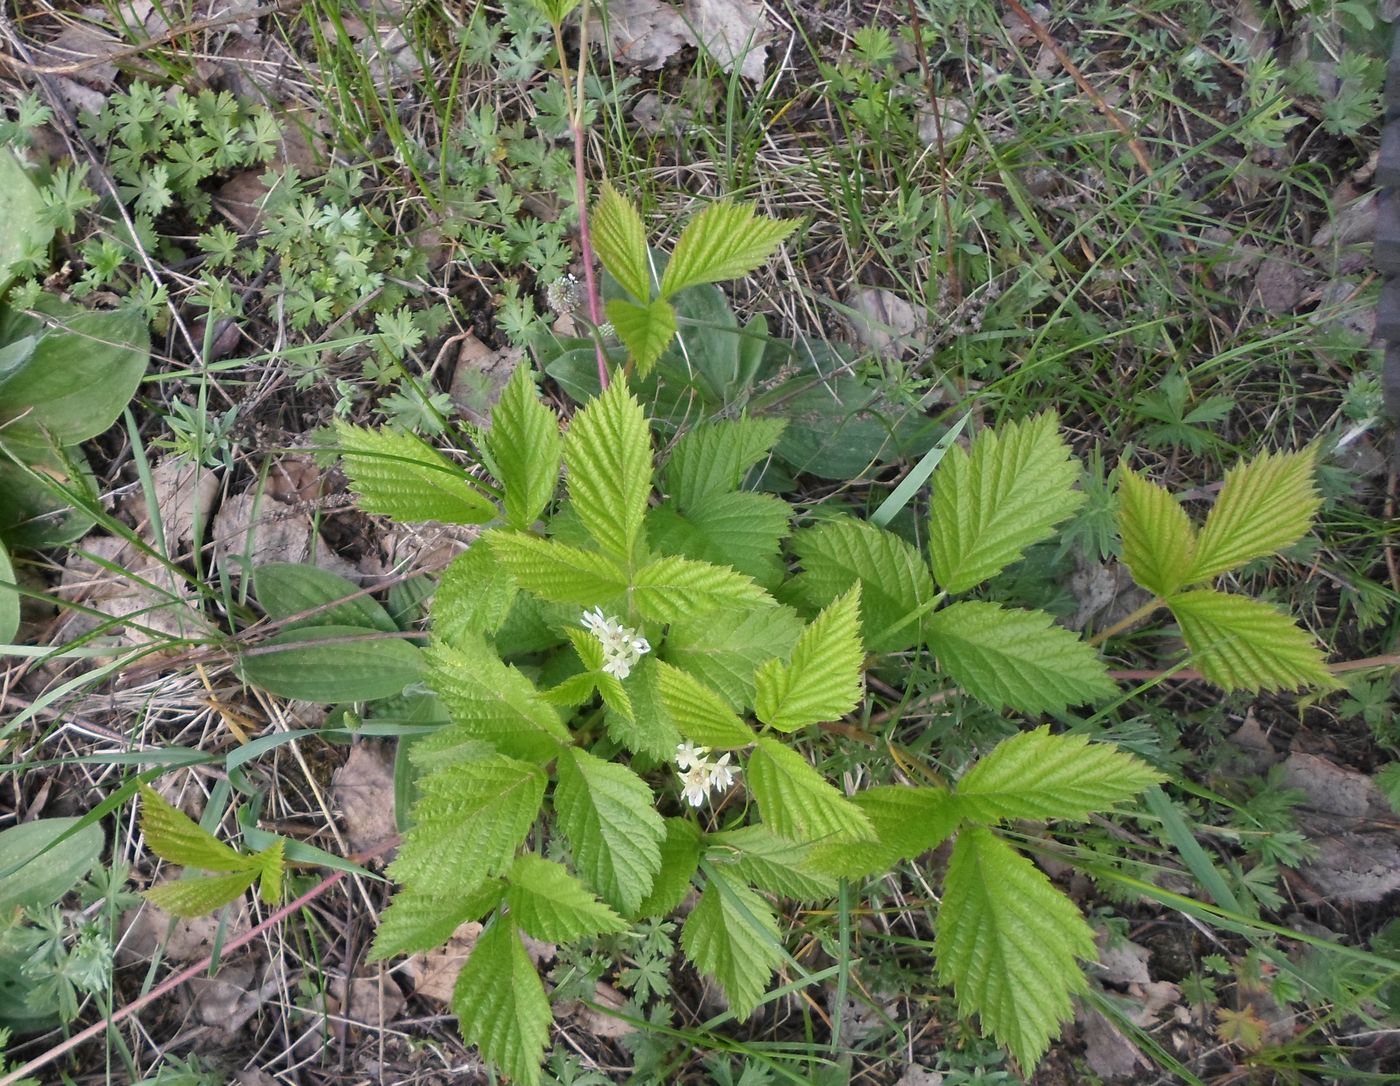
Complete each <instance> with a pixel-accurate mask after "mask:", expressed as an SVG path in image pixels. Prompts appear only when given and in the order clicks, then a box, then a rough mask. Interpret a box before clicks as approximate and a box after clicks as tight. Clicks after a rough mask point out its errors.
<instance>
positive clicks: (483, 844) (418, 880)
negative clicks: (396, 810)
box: [389, 748, 545, 895]
mask: <svg viewBox="0 0 1400 1086" xmlns="http://www.w3.org/2000/svg"><path fill="white" fill-rule="evenodd" d="M486 749H489V748H486ZM544 786H545V773H544V770H542V769H541V768H540V767H539V766H535V765H530V764H529V763H528V762H521V761H518V760H516V759H514V758H508V757H506V756H505V755H504V754H491V753H481V754H479V755H478V756H477V757H476V758H474V759H472V760H463V761H458V762H452V763H450V764H448V765H446V766H444V767H443V768H442V769H440V770H438V771H437V772H435V773H430V774H429V775H428V776H426V777H425V778H423V780H422V782H421V784H420V786H419V787H420V789H421V796H420V798H419V800H418V802H417V803H415V804H414V805H413V812H412V813H413V825H412V826H411V827H410V828H409V830H408V832H407V833H406V834H405V835H404V842H403V847H402V848H400V849H399V855H398V857H397V858H396V859H395V860H394V862H393V863H392V864H390V865H389V874H390V875H391V876H392V877H393V878H394V879H395V880H397V881H398V882H401V883H403V884H405V885H406V886H410V887H413V888H414V889H416V890H419V891H421V892H422V893H425V894H447V893H456V894H458V895H466V894H470V893H471V892H472V891H473V890H475V889H476V888H478V887H479V886H481V885H482V884H483V883H485V882H486V880H487V879H488V878H490V877H491V876H492V875H500V874H502V873H503V872H504V871H505V870H506V869H507V868H508V867H510V864H511V861H512V860H514V859H515V850H516V848H517V847H518V846H519V845H520V842H521V840H523V839H524V837H525V834H526V833H528V832H529V830H530V827H531V826H532V825H534V822H535V817H536V816H537V815H538V814H539V811H540V803H541V802H542V801H543V799H544Z"/></svg>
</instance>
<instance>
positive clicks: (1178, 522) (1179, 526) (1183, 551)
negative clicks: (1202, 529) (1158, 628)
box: [1118, 464, 1196, 597]
mask: <svg viewBox="0 0 1400 1086" xmlns="http://www.w3.org/2000/svg"><path fill="white" fill-rule="evenodd" d="M1118 503H1119V504H1118V530H1119V531H1120V532H1121V533H1122V535H1123V561H1125V562H1127V563H1128V569H1130V570H1131V571H1132V574H1133V580H1135V581H1137V583H1138V584H1140V585H1142V587H1143V588H1145V589H1147V590H1148V591H1149V592H1151V593H1153V594H1154V595H1156V596H1161V597H1166V596H1170V595H1171V594H1172V593H1173V592H1175V591H1176V590H1177V589H1179V588H1180V587H1181V586H1182V585H1184V584H1187V583H1188V581H1187V578H1189V577H1190V576H1191V566H1192V563H1193V562H1194V560H1195V556H1196V530H1195V529H1194V528H1193V527H1192V526H1191V518H1190V517H1188V516H1187V515H1186V510H1184V509H1183V508H1181V505H1180V504H1179V503H1178V502H1177V500H1176V498H1174V497H1172V494H1171V492H1170V491H1168V490H1167V489H1166V488H1164V487H1160V486H1158V485H1157V484H1156V483H1152V482H1148V481H1147V480H1146V479H1144V478H1143V477H1142V476H1140V475H1138V474H1137V473H1136V472H1135V471H1133V470H1132V469H1131V468H1130V467H1128V466H1127V465H1126V464H1124V465H1123V466H1122V467H1120V468H1119V469H1118Z"/></svg>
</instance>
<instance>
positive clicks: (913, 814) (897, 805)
mask: <svg viewBox="0 0 1400 1086" xmlns="http://www.w3.org/2000/svg"><path fill="white" fill-rule="evenodd" d="M851 802H852V803H854V804H855V805H856V806H857V807H859V808H860V809H861V810H862V811H864V812H865V815H866V817H867V818H869V819H870V823H871V825H872V826H874V827H875V840H874V841H860V842H857V843H854V844H852V843H850V842H840V841H838V842H831V843H826V844H821V845H818V846H816V848H814V849H813V850H812V855H811V859H810V861H809V862H810V864H811V866H812V867H813V868H814V869H816V870H818V871H821V872H823V873H825V874H828V875H831V876H833V877H835V878H843V879H855V878H862V877H864V876H866V875H883V874H885V873H886V872H888V871H889V870H890V869H891V868H892V867H894V866H895V864H897V863H899V861H900V860H912V859H915V858H917V857H919V856H922V855H923V854H924V853H925V852H928V851H929V850H931V849H934V848H937V847H938V846H939V845H941V844H942V843H943V842H944V841H945V840H947V839H948V838H949V837H950V836H952V834H953V832H954V831H955V830H956V829H957V828H958V823H959V822H960V821H961V815H960V814H959V813H958V811H957V809H956V805H955V804H954V802H953V795H952V793H951V792H949V791H948V790H947V789H946V788H914V787H910V786H906V785H877V786H876V787H874V788H867V789H865V790H864V791H861V792H857V793H856V794H855V795H854V796H852V797H851Z"/></svg>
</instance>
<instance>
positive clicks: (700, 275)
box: [661, 203, 797, 298]
mask: <svg viewBox="0 0 1400 1086" xmlns="http://www.w3.org/2000/svg"><path fill="white" fill-rule="evenodd" d="M796 228H797V223H796V222H791V221H782V220H779V219H769V218H765V217H763V216H760V215H759V214H757V212H756V211H755V210H754V206H753V204H731V203H719V204H711V205H710V206H709V207H707V208H706V209H705V210H704V211H702V212H700V214H698V215H696V216H695V218H693V219H691V220H690V222H689V223H688V224H687V225H686V228H685V229H684V230H683V231H681V238H680V241H678V242H677V243H676V251H675V252H674V253H673V254H672V255H671V261H670V263H669V264H667V265H666V272H665V274H664V275H663V276H662V277H661V296H662V297H663V298H669V297H671V296H672V295H673V294H677V293H679V292H680V291H682V290H685V289H686V288H687V287H693V286H696V285H697V284H699V283H714V282H718V281H719V280H721V279H737V278H738V277H739V276H741V275H747V274H748V273H749V272H751V271H753V270H754V269H755V268H756V267H758V266H759V265H760V264H762V263H763V262H764V261H765V260H767V259H768V257H769V256H771V255H772V254H773V252H775V251H776V250H777V248H778V246H779V245H781V244H782V243H783V239H784V238H786V237H787V236H788V235H789V234H791V233H792V232H793V230H795V229H796Z"/></svg>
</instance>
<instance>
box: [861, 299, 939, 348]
mask: <svg viewBox="0 0 1400 1086" xmlns="http://www.w3.org/2000/svg"><path fill="white" fill-rule="evenodd" d="M847 304H848V305H849V306H850V307H851V308H852V309H853V310H854V311H855V312H854V313H853V314H852V315H851V318H850V320H851V328H852V330H853V331H854V332H855V335H856V339H858V340H859V341H860V342H861V343H863V344H865V345H866V346H867V347H869V348H870V349H871V350H872V351H873V352H874V353H876V354H878V355H882V356H884V357H886V358H898V357H899V356H900V355H902V354H903V353H904V351H905V350H906V349H907V348H910V347H913V346H916V345H917V342H918V339H919V334H920V332H921V330H922V328H923V327H924V325H925V321H924V320H923V319H922V318H921V317H920V315H919V314H918V313H917V312H916V311H915V309H914V307H913V306H912V305H910V304H909V303H908V302H907V301H905V300H904V299H903V298H901V297H900V296H899V295H898V294H895V293H893V292H891V291H888V290H881V289H878V288H875V287H861V288H859V289H857V290H855V291H853V292H852V293H851V295H850V297H849V298H848V299H847Z"/></svg>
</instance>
